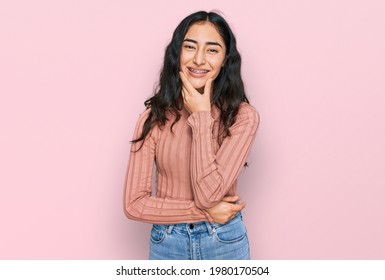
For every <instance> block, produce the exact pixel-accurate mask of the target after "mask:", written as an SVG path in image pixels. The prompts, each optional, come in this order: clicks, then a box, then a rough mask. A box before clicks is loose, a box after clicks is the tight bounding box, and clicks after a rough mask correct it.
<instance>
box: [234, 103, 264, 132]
mask: <svg viewBox="0 0 385 280" xmlns="http://www.w3.org/2000/svg"><path fill="white" fill-rule="evenodd" d="M258 126H259V114H258V112H257V110H256V109H255V108H254V107H253V106H252V105H251V104H249V103H247V102H242V103H241V104H240V105H239V109H238V114H237V116H236V120H235V123H234V124H233V126H232V128H233V129H232V130H233V131H232V133H236V132H239V131H244V130H249V131H250V133H251V134H254V133H255V132H256V131H257V129H258Z"/></svg>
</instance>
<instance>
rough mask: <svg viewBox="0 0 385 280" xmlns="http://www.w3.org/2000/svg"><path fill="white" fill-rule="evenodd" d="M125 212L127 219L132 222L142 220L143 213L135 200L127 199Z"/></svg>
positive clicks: (124, 204) (124, 207) (124, 206)
mask: <svg viewBox="0 0 385 280" xmlns="http://www.w3.org/2000/svg"><path fill="white" fill-rule="evenodd" d="M123 210H124V214H125V215H126V217H127V218H128V219H130V220H134V221H138V220H140V219H141V216H142V213H141V212H140V210H139V209H138V206H137V201H136V200H135V199H134V200H132V199H129V198H127V197H126V198H125V200H124V203H123Z"/></svg>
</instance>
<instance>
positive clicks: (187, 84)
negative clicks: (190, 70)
mask: <svg viewBox="0 0 385 280" xmlns="http://www.w3.org/2000/svg"><path fill="white" fill-rule="evenodd" d="M179 76H180V79H181V80H182V83H183V86H184V87H185V88H186V89H187V92H188V93H190V94H192V93H194V92H197V91H196V89H195V88H194V87H193V86H192V84H190V82H189V81H188V79H187V77H186V75H185V74H184V73H183V72H182V71H180V72H179Z"/></svg>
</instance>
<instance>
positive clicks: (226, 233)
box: [215, 217, 247, 243]
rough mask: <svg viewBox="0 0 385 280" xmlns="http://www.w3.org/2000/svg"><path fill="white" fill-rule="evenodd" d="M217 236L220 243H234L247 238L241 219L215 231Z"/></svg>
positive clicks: (236, 219) (238, 218)
mask: <svg viewBox="0 0 385 280" xmlns="http://www.w3.org/2000/svg"><path fill="white" fill-rule="evenodd" d="M215 236H216V238H217V240H218V241H219V242H222V243H234V242H238V241H241V240H243V239H244V238H246V237H247V230H246V227H245V224H244V223H243V221H242V219H241V218H240V217H237V218H235V219H234V220H232V221H230V222H229V223H228V224H224V225H222V226H219V227H217V228H216V229H215Z"/></svg>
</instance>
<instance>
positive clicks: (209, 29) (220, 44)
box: [180, 21, 226, 93]
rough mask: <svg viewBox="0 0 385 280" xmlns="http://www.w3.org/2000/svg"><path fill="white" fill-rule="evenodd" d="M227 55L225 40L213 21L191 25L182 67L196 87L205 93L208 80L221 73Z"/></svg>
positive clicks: (184, 47) (184, 45)
mask: <svg viewBox="0 0 385 280" xmlns="http://www.w3.org/2000/svg"><path fill="white" fill-rule="evenodd" d="M225 57H226V46H225V42H224V41H223V39H222V37H221V35H220V34H219V33H218V31H217V30H216V28H215V26H214V25H213V24H212V23H210V22H208V21H204V22H198V23H195V24H193V25H191V26H190V28H189V30H188V31H187V33H186V35H185V37H184V41H183V44H182V50H181V54H180V68H181V71H182V72H183V73H184V74H185V75H186V77H187V79H188V80H189V82H190V83H191V84H192V86H193V87H194V88H195V89H197V90H198V91H199V92H201V93H203V90H204V86H205V84H206V81H207V80H208V79H209V78H213V80H215V78H216V77H217V76H218V75H219V72H220V71H221V67H222V66H223V64H224V60H225Z"/></svg>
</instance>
